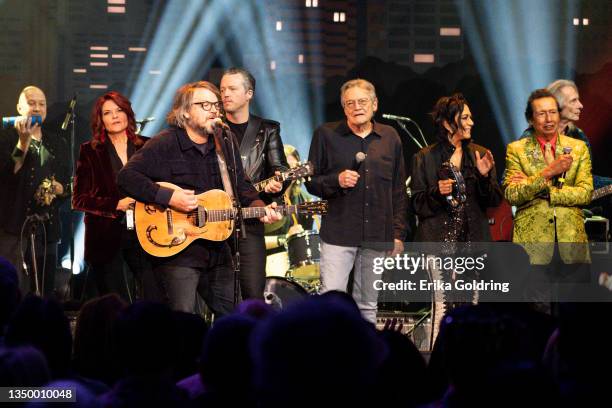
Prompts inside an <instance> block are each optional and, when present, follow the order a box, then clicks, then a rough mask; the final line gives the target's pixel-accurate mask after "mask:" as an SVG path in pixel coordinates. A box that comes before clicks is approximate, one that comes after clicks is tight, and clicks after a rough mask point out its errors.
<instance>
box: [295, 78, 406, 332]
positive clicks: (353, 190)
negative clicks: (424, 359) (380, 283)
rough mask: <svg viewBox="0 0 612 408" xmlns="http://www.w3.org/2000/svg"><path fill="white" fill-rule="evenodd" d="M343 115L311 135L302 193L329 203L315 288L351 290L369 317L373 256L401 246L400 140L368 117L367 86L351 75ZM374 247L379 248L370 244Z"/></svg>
mask: <svg viewBox="0 0 612 408" xmlns="http://www.w3.org/2000/svg"><path fill="white" fill-rule="evenodd" d="M340 99H341V103H342V107H343V108H344V114H345V116H346V118H345V119H344V120H341V121H339V122H332V123H325V124H323V125H322V126H320V127H319V128H318V129H317V130H315V132H314V136H313V138H312V143H311V145H310V154H309V157H308V160H309V161H311V162H312V163H313V166H314V173H315V174H314V175H313V177H312V179H311V181H309V182H307V183H306V187H307V188H308V191H310V192H311V193H312V194H315V195H317V196H319V197H321V198H322V199H325V200H328V201H329V212H328V213H327V214H326V215H324V216H323V217H322V221H321V230H320V232H321V285H322V291H323V292H326V291H330V290H339V291H343V292H347V289H348V282H349V276H350V274H351V271H352V270H354V274H353V288H352V295H353V297H354V298H355V300H356V302H357V304H358V306H359V309H360V310H361V313H362V315H363V317H364V318H365V319H366V320H368V321H370V322H372V323H374V322H376V311H377V300H378V298H377V292H376V290H375V288H374V280H375V279H379V276H378V275H375V274H374V272H373V268H372V266H373V262H374V258H377V257H381V256H385V252H384V251H383V250H382V249H383V248H381V246H380V244H383V245H384V249H386V250H388V251H389V253H391V254H392V255H393V256H395V254H399V253H400V252H402V251H403V241H404V239H405V238H406V228H407V226H406V224H407V223H406V221H407V220H406V193H405V192H404V180H405V179H406V177H405V168H404V155H403V153H402V143H401V140H400V138H399V135H398V134H397V132H396V131H395V129H393V128H392V127H391V126H387V125H383V124H380V123H377V122H375V121H374V120H373V118H374V113H375V112H376V110H377V109H378V99H377V98H376V91H375V89H374V85H372V84H371V83H370V82H368V81H366V80H364V79H353V80H350V81H348V82H346V83H345V84H344V85H342V88H341V89H340ZM374 244H379V245H374Z"/></svg>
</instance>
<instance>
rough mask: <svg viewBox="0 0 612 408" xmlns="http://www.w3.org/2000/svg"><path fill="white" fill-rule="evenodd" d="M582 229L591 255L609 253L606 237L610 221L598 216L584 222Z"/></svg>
mask: <svg viewBox="0 0 612 408" xmlns="http://www.w3.org/2000/svg"><path fill="white" fill-rule="evenodd" d="M584 228H585V230H586V233H587V236H588V237H589V248H590V249H591V253H593V254H607V253H608V252H609V251H610V243H609V241H608V235H609V233H610V221H609V220H608V219H607V218H604V217H600V216H598V215H596V216H593V217H589V218H587V219H585V221H584Z"/></svg>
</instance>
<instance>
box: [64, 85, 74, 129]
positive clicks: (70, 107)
mask: <svg viewBox="0 0 612 408" xmlns="http://www.w3.org/2000/svg"><path fill="white" fill-rule="evenodd" d="M76 102H77V94H76V93H75V94H74V96H73V97H72V99H71V100H70V103H69V104H68V111H67V112H66V117H65V118H64V121H63V122H62V130H66V129H68V123H69V122H70V119H71V118H72V115H74V107H75V106H76Z"/></svg>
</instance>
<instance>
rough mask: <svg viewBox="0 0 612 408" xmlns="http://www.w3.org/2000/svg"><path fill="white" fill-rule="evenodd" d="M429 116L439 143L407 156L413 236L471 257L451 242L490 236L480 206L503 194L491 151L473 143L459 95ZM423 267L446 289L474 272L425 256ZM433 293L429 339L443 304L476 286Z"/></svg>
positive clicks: (456, 301) (462, 298) (471, 295)
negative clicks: (414, 220)
mask: <svg viewBox="0 0 612 408" xmlns="http://www.w3.org/2000/svg"><path fill="white" fill-rule="evenodd" d="M432 117H433V121H434V127H435V131H436V135H437V138H438V142H437V143H434V144H433V145H430V146H427V147H425V148H423V149H421V150H420V151H419V152H418V153H417V154H416V155H415V156H414V159H413V161H412V182H411V189H412V205H413V209H414V213H415V214H416V215H417V217H418V221H419V224H418V228H417V232H416V235H415V239H414V240H415V241H419V242H442V243H444V244H442V245H440V246H439V248H436V249H434V248H431V249H432V252H436V251H437V250H439V254H441V255H444V256H449V255H450V256H455V257H460V256H474V254H473V252H472V251H474V250H476V248H472V246H471V245H466V246H461V247H460V246H458V245H456V243H457V242H488V241H491V233H490V232H489V225H488V220H487V216H486V212H485V211H486V209H487V207H494V206H497V205H499V204H500V202H501V200H502V197H503V196H502V192H501V189H500V186H499V184H498V183H497V177H496V175H495V162H494V161H493V155H492V154H491V151H489V150H488V149H486V148H484V147H482V146H479V145H477V144H476V143H473V142H472V133H471V131H472V127H473V126H474V121H473V120H472V112H471V111H470V108H469V107H468V105H467V101H466V100H465V99H464V98H463V95H461V94H455V95H452V96H445V97H442V98H440V99H439V100H438V101H437V102H436V105H435V106H434V110H433V112H432ZM430 253H431V252H430ZM435 255H438V254H435ZM434 265H435V262H434ZM427 272H428V274H429V276H430V279H431V280H432V281H442V282H445V283H449V284H451V285H450V287H451V288H453V287H454V285H453V284H452V283H453V282H455V281H456V280H457V279H458V278H459V277H461V279H465V280H466V281H468V280H471V279H472V278H476V277H477V276H478V273H477V272H475V271H473V270H472V271H466V272H465V273H463V271H462V272H461V273H459V272H456V271H455V270H453V269H452V268H450V269H449V268H444V267H436V266H432V267H430V266H429V261H428V268H427ZM446 286H447V285H445V287H446ZM433 296H434V297H433V305H432V327H433V337H434V338H435V337H436V336H437V330H438V327H439V322H440V321H441V319H442V317H443V316H444V315H445V312H446V310H447V308H454V307H456V306H458V305H461V304H464V303H473V302H475V301H477V299H478V295H477V293H476V292H475V291H468V290H465V291H459V290H437V291H435V292H434V294H433Z"/></svg>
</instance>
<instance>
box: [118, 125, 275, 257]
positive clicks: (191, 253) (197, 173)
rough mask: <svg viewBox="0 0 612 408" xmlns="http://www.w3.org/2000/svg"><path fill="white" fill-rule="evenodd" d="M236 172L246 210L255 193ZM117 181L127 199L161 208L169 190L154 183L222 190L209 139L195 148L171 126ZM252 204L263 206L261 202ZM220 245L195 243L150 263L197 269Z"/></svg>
mask: <svg viewBox="0 0 612 408" xmlns="http://www.w3.org/2000/svg"><path fill="white" fill-rule="evenodd" d="M229 136H230V140H234V141H235V137H233V135H231V134H230V135H229ZM202 150H204V152H205V153H203V152H202ZM234 151H235V152H236V158H235V159H236V162H237V163H240V158H239V157H238V149H237V148H235V149H234ZM224 154H225V157H230V156H228V152H227V149H226V148H224ZM228 161H229V159H228ZM237 170H238V175H237V178H238V195H239V199H240V203H241V205H242V206H243V207H248V206H249V205H250V204H251V203H253V202H254V201H255V200H258V195H257V191H255V188H254V187H253V186H252V185H251V184H250V183H249V182H248V181H247V180H246V178H245V176H244V170H243V169H242V166H239V168H238V169H237ZM229 171H230V179H232V180H233V179H234V177H233V171H232V170H231V168H230V169H229ZM117 181H118V184H119V188H120V189H121V190H123V191H125V192H126V193H127V194H128V195H129V196H130V197H133V198H135V199H137V200H139V201H142V202H148V203H156V204H160V205H163V206H168V203H169V202H170V197H171V196H172V192H173V190H171V189H168V188H165V187H160V186H159V185H157V184H156V182H158V181H166V182H169V183H172V184H176V185H177V186H179V187H181V188H183V189H187V190H194V191H195V194H201V193H203V192H205V191H208V190H211V189H223V183H222V181H221V172H220V170H219V164H218V161H217V155H216V153H215V149H214V141H213V138H212V136H210V137H209V139H208V143H205V144H203V145H199V146H196V145H195V144H194V143H193V142H192V141H191V139H190V138H189V136H187V132H186V131H185V130H184V129H181V128H178V127H174V126H172V127H170V128H168V129H165V130H163V131H162V132H160V133H159V134H157V135H156V136H154V137H153V138H152V139H151V140H150V141H149V142H147V144H146V145H144V146H143V147H142V148H141V149H140V150H138V151H137V152H136V153H135V154H134V156H132V158H131V159H130V161H128V162H127V163H126V165H125V166H124V167H123V169H122V170H121V171H120V172H119V176H118V180H117ZM256 204H257V205H262V206H263V205H264V204H263V202H261V201H258V202H257V203H256ZM223 245H224V243H223V242H221V243H218V242H211V241H205V240H202V239H198V240H195V241H194V242H193V243H192V244H191V245H190V246H189V247H187V248H186V249H185V250H184V251H182V252H181V253H179V254H177V255H175V256H172V257H168V258H154V261H155V263H157V264H161V263H164V264H167V265H175V266H190V267H201V266H203V265H204V262H206V261H207V259H208V256H209V251H210V250H220V248H221V247H222V246H223Z"/></svg>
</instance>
